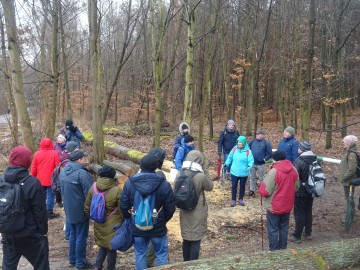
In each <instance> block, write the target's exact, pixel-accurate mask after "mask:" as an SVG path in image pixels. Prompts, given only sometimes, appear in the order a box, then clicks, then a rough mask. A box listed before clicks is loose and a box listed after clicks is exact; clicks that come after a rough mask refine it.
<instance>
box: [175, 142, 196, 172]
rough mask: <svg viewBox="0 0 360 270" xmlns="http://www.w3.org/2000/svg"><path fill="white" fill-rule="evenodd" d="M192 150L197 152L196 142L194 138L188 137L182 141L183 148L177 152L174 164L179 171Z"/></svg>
mask: <svg viewBox="0 0 360 270" xmlns="http://www.w3.org/2000/svg"><path fill="white" fill-rule="evenodd" d="M191 150H195V140H194V137H193V136H191V135H186V136H185V138H183V139H182V140H181V146H180V147H179V148H178V150H177V152H176V156H175V161H174V163H175V168H176V169H177V170H181V166H182V164H183V162H184V160H185V159H186V156H187V154H188V153H189V152H190V151H191Z"/></svg>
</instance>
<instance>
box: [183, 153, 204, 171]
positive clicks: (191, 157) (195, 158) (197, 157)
mask: <svg viewBox="0 0 360 270" xmlns="http://www.w3.org/2000/svg"><path fill="white" fill-rule="evenodd" d="M186 160H187V161H192V162H196V163H198V164H200V165H201V167H203V166H204V162H205V160H204V156H203V154H202V153H201V152H200V151H198V150H193V151H190V152H189V154H188V155H187V156H186Z"/></svg>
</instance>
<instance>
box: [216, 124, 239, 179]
mask: <svg viewBox="0 0 360 270" xmlns="http://www.w3.org/2000/svg"><path fill="white" fill-rule="evenodd" d="M239 136H240V133H239V131H237V130H236V126H235V122H234V120H231V119H230V120H229V121H227V124H226V126H225V128H224V130H223V131H222V132H221V133H220V137H219V140H218V155H219V157H221V154H222V153H224V162H223V163H225V162H226V160H227V158H228V156H229V154H230V151H231V150H232V149H233V148H234V147H235V146H236V145H237V141H236V140H237V138H238V137H239ZM226 169H227V173H228V172H230V168H226Z"/></svg>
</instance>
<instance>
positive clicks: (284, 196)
mask: <svg viewBox="0 0 360 270" xmlns="http://www.w3.org/2000/svg"><path fill="white" fill-rule="evenodd" d="M299 186H300V183H299V175H298V173H297V171H296V169H295V168H294V166H293V165H292V164H291V162H290V161H289V160H281V161H278V162H275V163H274V164H273V165H272V167H271V170H270V171H269V172H268V173H267V174H266V176H265V179H264V181H263V182H262V183H261V184H260V187H259V190H258V191H259V193H260V195H261V196H263V197H265V198H264V200H263V205H264V207H265V208H266V209H267V210H268V211H270V212H271V213H273V214H274V215H284V214H289V213H290V212H291V210H292V209H293V207H294V201H295V191H296V190H298V189H299Z"/></svg>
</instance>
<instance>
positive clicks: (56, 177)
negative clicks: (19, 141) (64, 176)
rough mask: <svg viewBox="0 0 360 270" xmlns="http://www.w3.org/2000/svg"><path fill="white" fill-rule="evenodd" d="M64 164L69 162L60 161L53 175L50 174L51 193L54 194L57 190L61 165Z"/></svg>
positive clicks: (66, 160)
mask: <svg viewBox="0 0 360 270" xmlns="http://www.w3.org/2000/svg"><path fill="white" fill-rule="evenodd" d="M65 162H69V160H68V159H65V160H63V161H61V162H60V163H59V164H58V165H56V167H55V169H54V171H53V173H52V174H51V177H50V180H51V189H52V191H53V192H56V191H57V190H58V183H59V174H60V171H61V169H62V165H63V164H64V163H65Z"/></svg>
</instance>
